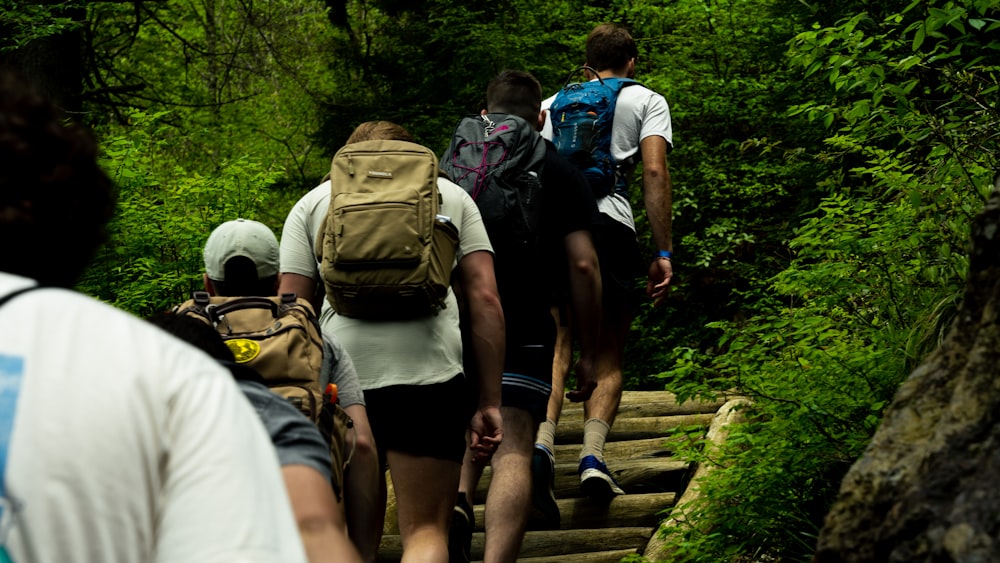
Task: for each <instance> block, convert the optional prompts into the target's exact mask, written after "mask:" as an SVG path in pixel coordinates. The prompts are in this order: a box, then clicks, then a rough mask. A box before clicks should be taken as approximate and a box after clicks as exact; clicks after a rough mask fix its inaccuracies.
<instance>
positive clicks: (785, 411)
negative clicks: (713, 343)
mask: <svg viewBox="0 0 1000 563" xmlns="http://www.w3.org/2000/svg"><path fill="white" fill-rule="evenodd" d="M997 7H1000V2H996V1H989V2H983V1H979V2H912V3H910V4H908V5H905V6H904V5H901V6H900V7H899V8H898V10H897V11H896V12H895V13H890V14H889V15H887V16H886V17H884V18H883V19H881V20H878V21H876V20H874V19H872V18H871V17H870V16H868V15H867V14H859V15H855V16H852V17H850V18H847V19H845V20H843V21H842V22H840V23H839V24H838V25H836V26H833V27H829V28H817V29H814V30H812V31H809V32H805V33H802V34H800V35H799V36H798V37H797V38H796V40H795V41H794V42H793V43H792V45H791V50H790V57H791V58H790V60H791V62H792V63H793V64H795V65H798V66H799V67H801V68H803V69H804V70H805V71H806V74H807V75H812V76H813V77H814V78H815V77H821V78H823V79H825V81H826V82H827V83H829V84H830V86H831V88H830V90H829V91H828V92H827V94H826V95H824V96H822V97H819V98H818V99H817V101H813V102H809V103H806V104H801V105H799V106H796V107H794V108H792V110H791V113H792V114H793V115H806V116H808V117H809V118H810V119H811V120H812V121H813V122H814V123H822V124H824V125H825V126H826V127H829V128H830V129H831V134H830V135H829V136H828V138H827V141H826V150H825V151H823V152H822V153H818V154H816V155H815V157H816V159H817V160H820V161H824V162H828V163H830V164H831V166H832V168H831V171H832V174H831V175H830V176H828V177H826V178H822V179H821V180H822V184H823V185H824V186H825V188H824V189H827V190H829V191H830V195H828V196H827V197H825V198H823V200H822V202H821V203H820V205H819V207H818V208H817V209H816V210H815V211H814V212H811V213H808V214H806V215H805V218H804V221H803V222H802V223H801V225H800V226H799V227H798V228H797V229H796V230H795V231H794V237H793V238H792V239H791V241H790V245H789V247H790V250H791V251H792V253H793V254H792V258H791V260H790V262H789V264H788V267H787V268H785V269H784V270H783V271H782V272H780V273H779V274H777V275H776V276H774V277H773V278H771V279H770V280H769V284H768V289H769V291H771V292H773V295H774V298H775V299H774V300H773V301H771V304H772V305H773V306H771V307H770V308H769V310H768V309H764V308H761V309H760V310H759V312H758V314H756V315H754V316H752V317H750V318H747V319H745V320H735V321H718V322H713V323H710V325H709V326H710V327H713V328H715V329H717V330H719V331H721V333H722V335H723V336H722V337H721V338H720V340H719V341H718V346H719V349H720V350H721V351H722V352H721V353H720V354H718V355H714V356H712V355H708V354H704V353H702V352H701V351H699V350H685V351H683V353H682V354H681V356H680V358H679V361H678V363H677V365H676V367H675V368H674V369H672V370H670V371H668V372H666V373H664V374H662V375H663V377H664V380H665V381H666V382H667V387H668V388H669V389H672V390H674V391H676V392H678V394H679V395H681V396H682V397H695V396H709V395H713V394H715V393H717V392H718V391H720V390H724V389H732V390H736V391H737V392H740V393H742V394H745V395H747V396H749V397H751V398H752V399H753V400H754V404H753V407H752V408H751V409H749V411H748V413H747V415H748V416H747V421H746V422H745V423H743V424H741V425H739V426H737V427H736V428H735V429H734V430H733V431H732V432H731V433H730V438H729V441H728V442H727V444H725V446H724V447H723V449H722V450H721V451H720V452H718V455H717V456H716V457H715V458H714V459H712V460H705V459H703V458H704V456H703V454H702V453H701V452H700V451H698V450H697V448H694V447H691V448H689V449H688V450H687V451H686V452H683V453H682V455H685V456H687V457H689V458H690V459H692V460H696V461H711V462H713V463H716V464H718V465H719V467H720V468H719V470H718V471H716V472H714V473H712V474H710V477H709V478H708V480H707V481H706V482H704V483H702V484H701V488H702V491H703V496H702V497H701V500H700V501H698V502H697V503H694V504H693V505H692V506H689V507H687V510H688V511H689V512H690V514H689V515H688V517H687V520H688V521H689V522H695V523H696V524H695V525H694V526H691V527H684V528H679V529H676V530H672V531H673V532H675V533H674V534H673V535H672V536H670V537H671V539H670V542H671V545H672V547H673V548H674V549H675V553H676V560H692V561H708V560H711V561H716V560H739V559H745V558H750V557H761V556H767V557H771V558H780V559H786V560H805V559H808V558H809V555H810V554H811V552H812V550H813V547H814V539H815V535H816V533H817V531H818V529H819V527H820V525H821V523H822V517H823V515H824V514H825V512H826V510H827V508H828V506H829V504H830V502H831V501H832V498H833V496H834V494H835V493H836V490H837V487H838V486H839V483H840V480H841V478H842V476H843V474H844V472H845V471H846V469H847V468H848V467H849V466H850V464H851V463H852V462H853V461H854V460H855V459H856V458H857V457H858V456H859V455H860V454H861V452H862V450H863V448H864V447H865V445H866V444H867V443H868V441H869V440H870V438H871V435H872V433H873V432H874V431H875V429H876V428H877V426H878V423H879V421H880V419H881V414H882V410H883V408H884V407H885V406H886V405H887V404H888V403H889V402H890V401H891V400H892V397H893V395H894V393H895V390H896V389H897V387H898V385H899V384H900V383H901V382H902V381H903V379H904V378H905V377H906V375H907V374H908V373H909V372H910V371H911V370H912V369H913V368H914V367H915V365H916V364H917V363H918V362H919V361H920V359H921V358H923V356H924V355H925V354H926V353H927V352H928V351H929V350H930V349H931V348H932V347H933V346H934V345H936V343H937V342H938V341H939V339H940V337H941V336H942V334H943V332H944V330H945V328H946V327H947V326H948V325H949V324H950V321H951V319H952V316H953V314H954V311H955V310H956V304H957V302H958V300H959V299H960V296H961V290H962V287H963V283H964V278H965V275H966V271H967V266H968V261H967V258H966V256H965V246H966V241H967V239H968V225H969V220H970V218H971V217H972V216H973V215H974V214H975V213H976V212H977V211H978V210H979V209H980V208H981V207H982V204H983V201H984V199H985V197H986V195H987V194H988V192H989V190H990V186H991V183H992V174H993V170H995V169H996V167H997V156H998V152H997V149H998V146H997V140H996V137H995V135H992V136H991V135H990V134H987V133H986V131H993V132H995V131H996V130H997V127H996V126H997V125H998V124H1000V121H998V117H1000V112H998V107H997V102H996V96H995V92H996V91H997V89H998V80H1000V79H998V73H997V71H998V70H1000V43H998V42H996V41H992V40H991V39H990V36H988V35H987V34H986V33H985V32H986V31H987V30H992V29H995V28H997V27H1000V25H998V24H997V22H996V20H995V19H993V17H992V16H993V15H994V14H995V13H996V8H997ZM838 169H839V170H838Z"/></svg>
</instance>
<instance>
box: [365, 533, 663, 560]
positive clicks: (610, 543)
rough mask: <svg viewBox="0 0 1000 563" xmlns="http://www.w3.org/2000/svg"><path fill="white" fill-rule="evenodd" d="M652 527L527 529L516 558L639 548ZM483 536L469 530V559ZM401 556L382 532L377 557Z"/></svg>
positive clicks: (397, 544) (477, 554) (393, 539)
mask: <svg viewBox="0 0 1000 563" xmlns="http://www.w3.org/2000/svg"><path fill="white" fill-rule="evenodd" d="M654 530H655V528H645V527H638V528H609V529H586V530H548V531H539V532H527V533H526V534H524V542H523V543H522V544H521V553H520V554H519V555H518V561H520V560H522V559H526V558H537V557H551V558H555V559H553V560H554V561H573V562H576V561H580V560H581V559H577V558H578V557H584V556H585V554H588V553H595V552H608V551H628V552H631V551H634V550H638V549H642V547H643V546H645V545H646V542H647V541H648V540H649V536H650V535H651V534H652V533H653V531H654ZM484 541H485V536H484V535H483V533H482V532H476V533H474V534H472V559H473V560H482V558H483V548H484ZM402 556H403V544H402V542H401V541H400V539H399V536H398V535H393V536H382V543H381V544H379V550H378V556H377V557H376V559H375V560H376V561H378V562H379V563H397V562H398V561H399V560H400V559H401V558H402Z"/></svg>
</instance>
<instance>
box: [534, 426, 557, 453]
mask: <svg viewBox="0 0 1000 563" xmlns="http://www.w3.org/2000/svg"><path fill="white" fill-rule="evenodd" d="M535 443H536V444H538V445H541V446H545V448H547V449H548V450H549V453H551V454H555V451H556V445H555V444H556V423H555V421H553V420H552V419H551V418H547V419H545V422H543V423H541V424H539V425H538V436H537V437H536V438H535Z"/></svg>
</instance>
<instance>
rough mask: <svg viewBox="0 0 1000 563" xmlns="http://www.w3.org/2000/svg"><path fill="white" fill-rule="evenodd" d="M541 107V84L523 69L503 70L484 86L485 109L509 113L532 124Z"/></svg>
mask: <svg viewBox="0 0 1000 563" xmlns="http://www.w3.org/2000/svg"><path fill="white" fill-rule="evenodd" d="M541 109H542V85H541V84H539V83H538V80H536V79H535V77H534V76H532V75H531V73H530V72H525V71H523V70H505V71H503V72H501V73H500V74H498V75H497V77H496V78H494V79H493V80H491V81H490V84H489V86H487V87H486V111H488V112H490V113H509V114H513V115H516V116H518V117H520V118H521V119H524V120H525V121H527V122H528V123H530V124H531V125H532V126H534V125H535V123H536V122H537V121H538V112H540V111H541Z"/></svg>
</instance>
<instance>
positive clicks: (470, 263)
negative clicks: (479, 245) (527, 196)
mask: <svg viewBox="0 0 1000 563" xmlns="http://www.w3.org/2000/svg"><path fill="white" fill-rule="evenodd" d="M458 283H459V285H460V286H461V287H460V291H461V293H462V295H463V296H464V299H465V303H466V305H467V306H468V315H469V331H470V337H469V341H470V342H471V344H472V347H473V351H474V354H475V358H476V360H475V361H476V367H475V373H477V374H478V377H479V404H478V407H477V409H476V414H475V415H473V417H472V420H471V421H470V423H469V427H470V430H471V439H470V441H471V443H470V447H471V448H472V450H473V451H475V452H476V456H477V458H480V459H483V458H488V457H489V456H490V455H492V454H493V452H494V451H496V448H497V446H499V445H500V441H501V440H502V439H503V423H502V420H501V418H500V383H501V378H502V376H503V360H504V351H505V345H506V340H505V330H506V327H505V324H504V317H503V308H502V307H501V305H500V294H499V292H498V291H497V283H496V277H495V275H494V272H493V255H492V254H491V253H489V252H486V251H476V252H471V253H469V254H465V255H464V256H462V259H461V260H460V261H459V263H458Z"/></svg>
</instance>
